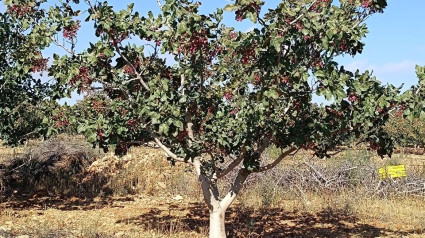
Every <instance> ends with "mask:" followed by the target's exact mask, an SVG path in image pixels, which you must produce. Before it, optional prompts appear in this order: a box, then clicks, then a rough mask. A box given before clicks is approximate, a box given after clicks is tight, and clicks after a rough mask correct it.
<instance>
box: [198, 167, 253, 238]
mask: <svg viewBox="0 0 425 238" xmlns="http://www.w3.org/2000/svg"><path fill="white" fill-rule="evenodd" d="M193 165H194V166H195V170H196V172H197V174H198V178H199V182H200V183H201V188H202V193H203V195H204V201H205V203H206V204H207V206H208V208H209V210H210V229H209V233H210V234H209V237H210V238H226V229H225V213H226V210H227V208H228V207H229V206H230V205H231V204H232V203H233V201H234V200H235V198H236V196H237V195H238V194H239V192H240V190H241V188H242V186H243V184H244V182H245V180H246V178H247V177H248V175H249V172H248V171H247V170H246V169H243V168H241V169H240V170H239V173H238V175H237V176H236V178H235V180H234V182H233V184H232V187H231V189H230V191H229V192H228V193H227V195H226V196H225V197H224V198H223V199H220V198H219V191H218V187H217V183H216V178H214V177H208V176H206V175H205V174H203V173H202V172H201V162H200V160H199V159H195V160H194V161H193Z"/></svg>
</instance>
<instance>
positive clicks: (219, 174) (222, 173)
mask: <svg viewBox="0 0 425 238" xmlns="http://www.w3.org/2000/svg"><path fill="white" fill-rule="evenodd" d="M245 153H246V148H245V146H243V147H242V152H241V154H240V155H239V157H238V158H237V159H235V160H233V161H232V163H230V164H229V165H228V166H227V168H226V169H225V170H223V171H221V172H218V173H217V178H222V177H224V176H226V175H227V174H228V173H230V172H231V171H232V170H233V169H234V168H235V167H236V166H238V165H239V164H240V163H241V162H242V161H243V159H244V157H245Z"/></svg>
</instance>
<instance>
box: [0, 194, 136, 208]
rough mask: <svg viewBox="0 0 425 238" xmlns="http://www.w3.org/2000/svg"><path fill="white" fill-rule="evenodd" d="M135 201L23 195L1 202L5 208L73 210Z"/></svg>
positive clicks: (130, 198)
mask: <svg viewBox="0 0 425 238" xmlns="http://www.w3.org/2000/svg"><path fill="white" fill-rule="evenodd" d="M128 201H134V198H132V197H120V198H111V197H105V198H102V199H99V198H97V199H94V198H77V197H71V198H65V197H60V196H58V197H50V196H43V197H37V196H35V197H34V196H32V197H29V196H21V197H19V198H14V199H11V200H9V201H7V202H4V203H0V205H1V207H3V208H11V209H14V210H17V211H19V210H28V209H46V208H54V209H58V210H63V211H72V210H84V211H86V210H94V209H101V208H104V207H118V208H119V207H124V206H120V205H116V204H115V203H116V202H128Z"/></svg>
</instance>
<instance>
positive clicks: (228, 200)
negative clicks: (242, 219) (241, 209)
mask: <svg viewBox="0 0 425 238" xmlns="http://www.w3.org/2000/svg"><path fill="white" fill-rule="evenodd" d="M248 175H249V172H248V170H246V169H245V168H241V169H240V170H239V172H238V175H237V176H236V178H235V181H234V182H233V184H232V187H231V188H230V191H229V192H228V193H227V194H226V196H225V197H224V198H223V199H222V200H221V202H220V207H222V208H224V209H227V208H228V207H229V206H230V204H232V202H233V201H234V200H235V198H236V196H237V195H238V194H239V192H240V190H241V189H242V187H243V184H244V183H245V180H246V179H247V178H248Z"/></svg>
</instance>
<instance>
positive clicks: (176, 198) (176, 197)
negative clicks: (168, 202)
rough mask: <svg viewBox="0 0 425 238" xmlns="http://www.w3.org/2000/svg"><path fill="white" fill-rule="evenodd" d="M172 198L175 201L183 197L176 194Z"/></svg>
mask: <svg viewBox="0 0 425 238" xmlns="http://www.w3.org/2000/svg"><path fill="white" fill-rule="evenodd" d="M173 199H174V200H176V201H180V200H183V197H182V196H180V195H177V196H175V197H173Z"/></svg>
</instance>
